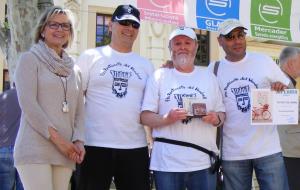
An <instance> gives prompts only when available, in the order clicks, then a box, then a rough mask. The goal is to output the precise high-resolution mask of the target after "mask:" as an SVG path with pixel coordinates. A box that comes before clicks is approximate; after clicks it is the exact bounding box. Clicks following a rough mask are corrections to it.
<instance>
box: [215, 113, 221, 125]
mask: <svg viewBox="0 0 300 190" xmlns="http://www.w3.org/2000/svg"><path fill="white" fill-rule="evenodd" d="M217 116H218V120H219V122H218V123H217V124H216V125H214V126H216V127H218V126H220V125H221V123H222V120H221V119H220V116H219V114H217Z"/></svg>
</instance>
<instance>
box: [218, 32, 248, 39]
mask: <svg viewBox="0 0 300 190" xmlns="http://www.w3.org/2000/svg"><path fill="white" fill-rule="evenodd" d="M246 34H247V33H246V32H239V33H238V34H236V35H232V34H231V33H229V34H227V35H221V36H222V37H223V38H225V39H226V40H227V41H233V40H235V39H239V40H244V39H245V37H246Z"/></svg>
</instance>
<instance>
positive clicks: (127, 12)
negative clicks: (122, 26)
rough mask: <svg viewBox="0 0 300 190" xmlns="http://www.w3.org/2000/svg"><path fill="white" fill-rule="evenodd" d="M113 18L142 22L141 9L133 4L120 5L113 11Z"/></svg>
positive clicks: (115, 19) (113, 19) (114, 19)
mask: <svg viewBox="0 0 300 190" xmlns="http://www.w3.org/2000/svg"><path fill="white" fill-rule="evenodd" d="M111 20H112V21H119V20H133V21H135V22H137V23H139V24H140V11H139V10H138V9H137V8H135V7H134V6H132V5H119V6H118V7H117V8H116V10H115V12H114V13H113V15H112V17H111Z"/></svg>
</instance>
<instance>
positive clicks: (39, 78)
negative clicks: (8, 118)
mask: <svg viewBox="0 0 300 190" xmlns="http://www.w3.org/2000/svg"><path fill="white" fill-rule="evenodd" d="M15 80H16V87H17V91H18V99H19V103H20V107H21V109H22V116H21V123H20V129H19V132H18V135H17V139H16V144H15V149H14V160H15V165H22V164H52V165H60V166H65V167H68V168H72V169H74V167H75V163H74V162H73V161H71V160H69V159H68V158H67V157H65V156H64V155H63V154H62V153H61V152H59V150H58V149H57V148H56V146H55V145H54V144H53V143H52V142H51V141H50V139H49V137H50V134H49V132H48V128H49V127H54V128H56V129H57V130H58V132H59V134H60V135H62V136H63V137H64V138H65V139H67V140H70V141H75V140H81V141H84V124H83V122H84V116H83V114H84V110H83V109H84V106H83V104H84V99H83V92H82V84H81V82H82V81H81V75H80V70H79V69H78V67H76V66H74V71H73V73H72V74H71V75H70V76H69V77H68V78H67V101H68V104H69V112H68V113H63V112H62V102H63V101H64V88H63V86H62V82H61V80H60V77H58V76H57V75H55V74H53V73H52V72H50V71H49V70H48V68H47V67H46V66H45V65H44V63H42V62H40V61H39V60H38V58H37V57H36V56H35V55H34V54H33V53H31V52H26V53H23V54H22V55H21V57H20V59H19V62H18V64H17V69H16V73H15ZM63 81H64V80H63ZM64 84H65V82H64Z"/></svg>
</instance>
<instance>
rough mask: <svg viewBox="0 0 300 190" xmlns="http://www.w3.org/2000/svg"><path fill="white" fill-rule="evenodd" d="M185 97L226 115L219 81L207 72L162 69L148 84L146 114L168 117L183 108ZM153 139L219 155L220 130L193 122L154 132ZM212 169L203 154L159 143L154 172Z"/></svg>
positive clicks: (173, 125)
mask: <svg viewBox="0 0 300 190" xmlns="http://www.w3.org/2000/svg"><path fill="white" fill-rule="evenodd" d="M182 97H195V98H199V99H200V100H201V103H206V108H207V111H222V112H224V111H225V109H224V105H223V103H222V95H221V92H220V89H219V86H218V82H217V80H216V77H215V76H214V75H213V74H212V73H210V72H209V71H208V70H207V69H206V68H200V67H195V69H194V71H193V72H191V73H181V72H179V71H177V70H176V69H159V70H157V71H156V72H155V73H154V76H153V77H151V78H150V79H149V81H148V83H147V87H146V92H145V97H144V101H143V106H142V110H143V111H144V110H148V111H152V112H155V113H158V114H159V115H164V114H166V113H167V112H169V111H170V110H171V109H172V108H177V107H182ZM153 137H164V138H168V139H174V140H180V141H184V142H190V143H194V144H197V145H200V146H202V147H204V148H206V149H209V150H213V151H215V152H217V147H216V127H213V126H212V125H210V124H207V123H204V122H203V121H202V120H201V119H199V118H193V119H192V120H191V121H190V122H189V123H188V124H183V123H182V122H181V121H178V122H176V123H174V124H172V125H169V126H163V127H160V128H155V129H153ZM209 167H210V161H209V156H208V155H207V154H206V153H203V152H201V151H199V150H195V149H193V148H189V147H183V146H178V145H172V144H166V143H161V142H155V143H154V146H153V150H152V155H151V165H150V168H151V169H152V170H156V171H168V172H187V171H196V170H202V169H206V168H209Z"/></svg>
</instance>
